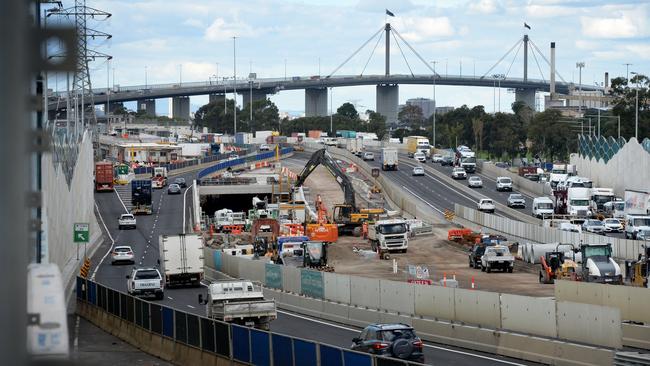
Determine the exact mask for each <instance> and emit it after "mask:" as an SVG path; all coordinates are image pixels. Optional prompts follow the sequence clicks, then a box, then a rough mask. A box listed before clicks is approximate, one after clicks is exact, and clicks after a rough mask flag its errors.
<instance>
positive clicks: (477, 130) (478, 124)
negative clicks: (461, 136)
mask: <svg viewBox="0 0 650 366" xmlns="http://www.w3.org/2000/svg"><path fill="white" fill-rule="evenodd" d="M483 126H484V123H483V120H482V119H481V118H477V117H475V118H472V130H473V131H474V141H475V142H476V147H477V149H478V150H479V151H482V150H483Z"/></svg>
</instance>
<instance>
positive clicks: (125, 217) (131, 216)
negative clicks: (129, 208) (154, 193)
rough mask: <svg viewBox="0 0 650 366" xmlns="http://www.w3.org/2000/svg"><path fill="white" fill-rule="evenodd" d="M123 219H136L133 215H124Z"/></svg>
mask: <svg viewBox="0 0 650 366" xmlns="http://www.w3.org/2000/svg"><path fill="white" fill-rule="evenodd" d="M122 218H123V219H127V220H128V219H132V218H134V216H133V215H122Z"/></svg>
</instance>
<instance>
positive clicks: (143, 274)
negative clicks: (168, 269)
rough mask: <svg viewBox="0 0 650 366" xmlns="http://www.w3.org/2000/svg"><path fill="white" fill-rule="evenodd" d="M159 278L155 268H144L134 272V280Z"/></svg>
mask: <svg viewBox="0 0 650 366" xmlns="http://www.w3.org/2000/svg"><path fill="white" fill-rule="evenodd" d="M158 278H160V276H159V275H158V271H156V270H155V269H145V270H141V271H137V272H135V279H136V280H155V279H158Z"/></svg>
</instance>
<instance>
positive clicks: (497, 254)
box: [492, 248, 510, 257]
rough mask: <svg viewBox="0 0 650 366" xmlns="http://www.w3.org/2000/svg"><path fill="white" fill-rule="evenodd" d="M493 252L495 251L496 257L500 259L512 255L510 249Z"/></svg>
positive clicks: (498, 249)
mask: <svg viewBox="0 0 650 366" xmlns="http://www.w3.org/2000/svg"><path fill="white" fill-rule="evenodd" d="M492 250H493V251H494V255H496V256H498V257H501V256H504V255H508V254H510V251H509V250H508V248H493V249H492Z"/></svg>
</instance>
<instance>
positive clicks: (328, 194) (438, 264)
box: [285, 159, 554, 297]
mask: <svg viewBox="0 0 650 366" xmlns="http://www.w3.org/2000/svg"><path fill="white" fill-rule="evenodd" d="M285 166H287V167H289V168H290V169H291V170H293V171H294V172H297V173H300V169H301V168H302V167H301V166H300V164H299V162H297V161H296V160H293V159H292V160H290V161H288V162H286V163H285ZM305 186H307V187H309V188H310V191H311V193H310V197H311V199H312V200H314V199H315V198H316V195H317V194H320V195H321V198H322V200H323V202H325V204H326V205H327V207H328V209H329V210H330V213H331V209H332V206H333V205H334V204H335V203H340V202H342V200H343V194H342V192H341V189H340V188H339V186H338V184H337V183H336V181H335V180H334V179H333V178H332V176H331V175H330V174H329V172H328V171H327V170H326V169H325V168H323V167H320V166H319V167H318V168H316V169H315V170H314V172H312V174H311V175H310V176H309V178H308V179H307V181H306V183H305ZM450 228H452V226H448V227H447V226H439V227H434V232H433V234H429V235H423V236H418V237H414V238H411V240H410V241H409V249H408V252H407V253H404V254H401V253H400V254H391V260H380V259H378V257H377V256H376V255H375V254H374V253H369V250H370V244H369V243H368V241H367V240H365V239H363V238H358V237H350V236H345V237H341V238H339V240H338V242H337V243H335V244H332V245H331V246H330V251H329V264H330V265H331V266H333V267H334V269H335V271H336V273H342V274H350V275H358V276H364V277H370V278H381V279H390V280H396V281H406V280H407V265H409V264H415V265H426V266H427V267H428V268H429V272H430V274H431V277H432V279H433V281H434V283H435V282H438V281H439V280H441V279H442V278H443V276H444V275H445V274H446V275H447V278H448V279H450V278H453V277H454V276H455V277H456V280H457V281H458V286H459V287H460V288H471V281H472V278H474V284H475V288H476V289H479V290H485V291H495V292H502V293H512V294H519V295H529V296H540V297H550V296H553V295H554V288H553V285H542V284H540V283H539V282H538V271H539V266H538V265H537V266H533V265H530V264H527V263H524V262H522V261H519V260H517V261H516V263H515V270H514V273H507V272H506V273H501V272H493V273H485V272H481V270H479V269H473V268H470V267H469V261H468V249H466V248H465V247H463V246H461V245H459V244H457V243H454V242H450V241H448V240H447V230H449V229H450ZM353 248H356V249H360V250H361V251H360V252H355V251H354V250H353ZM392 259H395V260H396V261H397V267H398V272H397V274H393V261H392Z"/></svg>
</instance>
